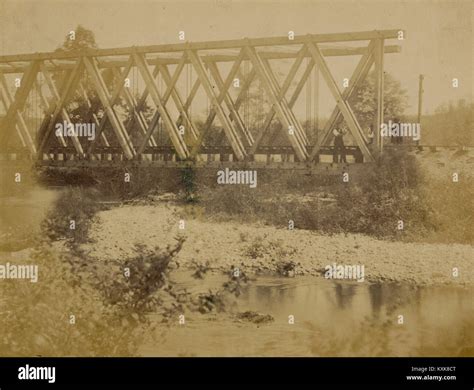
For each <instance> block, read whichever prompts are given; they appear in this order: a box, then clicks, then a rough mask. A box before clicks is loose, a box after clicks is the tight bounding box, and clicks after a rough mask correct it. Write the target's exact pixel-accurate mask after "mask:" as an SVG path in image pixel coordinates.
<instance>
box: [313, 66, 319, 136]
mask: <svg viewBox="0 0 474 390" xmlns="http://www.w3.org/2000/svg"><path fill="white" fill-rule="evenodd" d="M313 72H314V83H313V86H314V90H313V93H314V96H313V99H314V100H313V101H314V124H313V125H314V127H313V131H315V132H316V143H317V142H318V141H319V139H318V138H319V66H318V65H316V66H315V67H314V70H313Z"/></svg>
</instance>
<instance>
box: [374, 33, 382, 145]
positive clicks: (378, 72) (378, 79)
mask: <svg viewBox="0 0 474 390" xmlns="http://www.w3.org/2000/svg"><path fill="white" fill-rule="evenodd" d="M383 52H384V40H383V39H377V42H376V49H375V104H376V105H375V117H374V129H375V145H376V148H377V151H378V152H379V153H382V151H383V139H382V137H381V135H380V130H381V125H382V123H383V91H384V85H383V84H384V83H383V81H384V80H383V79H384V72H383Z"/></svg>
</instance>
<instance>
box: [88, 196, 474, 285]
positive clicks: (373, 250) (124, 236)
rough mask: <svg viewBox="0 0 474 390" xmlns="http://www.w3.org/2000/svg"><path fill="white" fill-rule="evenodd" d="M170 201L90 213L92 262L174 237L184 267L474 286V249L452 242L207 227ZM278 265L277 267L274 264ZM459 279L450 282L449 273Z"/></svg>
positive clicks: (209, 224)
mask: <svg viewBox="0 0 474 390" xmlns="http://www.w3.org/2000/svg"><path fill="white" fill-rule="evenodd" d="M182 215H184V214H183V210H182V209H181V208H180V207H179V206H177V205H175V204H173V203H172V202H159V203H156V204H154V205H123V206H120V207H116V208H113V209H110V210H107V211H102V212H99V213H98V214H97V218H96V219H95V222H94V223H93V225H92V227H91V229H90V231H89V236H90V238H92V239H93V240H94V241H95V242H94V243H93V244H87V245H85V246H84V249H86V250H87V251H88V252H89V256H91V257H93V258H96V259H99V260H100V259H107V258H112V259H118V258H126V257H128V256H131V255H133V253H134V246H135V244H144V245H146V246H148V247H155V246H157V247H160V248H164V247H166V246H167V245H168V244H172V243H173V242H174V237H176V236H177V235H184V236H185V237H186V242H185V244H184V247H183V249H182V250H181V252H180V253H179V254H178V256H177V258H176V260H177V262H178V264H179V266H180V267H182V268H187V267H190V266H192V264H193V262H198V263H201V264H204V263H206V262H207V261H208V262H209V266H210V268H211V269H213V270H222V271H224V270H230V268H231V267H232V266H235V267H239V268H240V269H242V270H243V271H244V272H247V273H250V274H255V273H275V272H277V269H278V267H279V263H280V262H281V261H288V262H290V261H293V262H294V263H295V264H296V267H295V273H296V275H318V276H322V274H323V270H324V267H325V266H326V265H331V264H333V263H336V264H341V265H357V264H360V265H364V266H365V280H366V281H368V282H377V281H397V282H407V283H413V284H417V285H427V284H458V285H473V284H474V247H473V246H470V245H460V244H451V245H445V244H422V243H401V242H388V241H381V240H376V239H373V238H370V237H367V236H363V235H347V236H345V235H334V236H325V235H321V234H319V233H315V232H311V231H305V230H293V231H291V230H288V229H283V228H276V227H273V226H263V225H257V224H240V223H236V222H219V223H217V222H212V221H206V220H205V218H202V217H201V218H194V219H190V218H185V219H184V222H185V224H184V229H182V230H180V229H179V221H180V219H181V217H182ZM280 266H281V263H280ZM454 267H457V268H458V269H459V276H458V277H453V268H454Z"/></svg>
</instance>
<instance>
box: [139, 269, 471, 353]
mask: <svg viewBox="0 0 474 390" xmlns="http://www.w3.org/2000/svg"><path fill="white" fill-rule="evenodd" d="M187 283H188V284H189V283H190V282H189V280H188V282H187ZM213 283H214V285H217V283H216V277H214V281H213ZM473 294H474V289H473V288H453V287H415V286H410V285H400V284H394V283H391V284H368V283H356V282H333V281H327V280H324V279H321V278H315V277H300V278H294V279H281V278H261V279H257V280H256V281H253V282H251V283H250V285H249V286H248V287H247V288H246V289H245V291H244V293H243V294H242V295H241V296H240V297H239V299H238V302H237V310H239V311H245V310H252V311H257V312H259V313H263V314H271V315H272V316H273V317H274V319H275V321H274V322H273V323H270V324H267V325H256V324H252V323H242V322H238V321H236V319H235V316H233V315H232V313H224V314H217V315H215V316H213V318H212V321H209V318H206V316H202V315H192V316H191V318H189V322H188V325H187V327H186V329H183V328H179V327H172V328H171V329H170V332H169V334H168V337H167V340H166V341H164V342H163V344H161V345H160V346H159V347H158V346H152V345H150V346H147V347H146V348H145V349H144V350H143V354H145V355H147V356H154V355H160V356H161V355H164V356H175V355H176V354H178V353H179V354H181V355H186V356H236V355H237V356H438V355H442V356H459V355H469V353H472V352H470V351H473V350H474V306H473V305H474V303H473V299H472V297H473ZM290 315H292V316H294V318H295V324H294V325H290V324H289V323H288V317H289V316H290ZM399 315H403V324H400V323H399V317H398V316H399ZM211 340H212V342H211ZM178 346H179V347H178Z"/></svg>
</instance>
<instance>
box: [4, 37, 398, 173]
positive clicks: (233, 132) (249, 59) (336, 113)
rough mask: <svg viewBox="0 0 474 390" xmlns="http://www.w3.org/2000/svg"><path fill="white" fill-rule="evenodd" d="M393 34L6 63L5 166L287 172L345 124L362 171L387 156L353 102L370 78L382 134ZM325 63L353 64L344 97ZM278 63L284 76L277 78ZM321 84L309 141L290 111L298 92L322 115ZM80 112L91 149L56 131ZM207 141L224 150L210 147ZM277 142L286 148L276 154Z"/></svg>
mask: <svg viewBox="0 0 474 390" xmlns="http://www.w3.org/2000/svg"><path fill="white" fill-rule="evenodd" d="M400 31H401V30H383V31H364V32H347V33H336V34H314V35H309V34H308V35H302V36H294V37H293V39H290V38H289V37H287V36H285V37H272V38H257V39H238V40H224V41H209V42H196V43H189V42H185V43H178V44H163V45H154V46H139V47H127V48H114V49H88V50H82V51H56V52H49V53H32V54H20V55H2V56H0V98H1V100H0V101H1V104H2V105H3V111H0V115H2V118H1V122H0V156H1V158H2V159H3V160H8V159H10V160H11V159H27V160H34V161H35V162H36V163H37V164H40V165H50V166H75V165H90V166H102V165H103V166H107V165H108V166H110V165H112V166H113V165H114V164H118V162H120V163H121V164H124V163H125V164H127V163H130V164H134V165H136V164H138V165H140V164H144V165H157V166H160V165H173V164H174V165H179V164H180V163H182V162H190V161H192V162H194V163H195V164H196V165H199V164H204V165H205V164H207V163H211V162H212V161H214V158H215V156H216V155H219V158H218V160H220V161H232V162H235V163H237V162H242V163H244V164H250V165H252V164H253V163H257V162H258V161H259V159H258V158H257V156H259V155H263V157H265V156H269V155H283V156H285V158H284V159H283V161H286V162H288V161H291V162H295V163H297V164H303V165H307V166H308V165H313V164H316V163H317V162H319V161H320V156H322V155H324V154H330V153H332V152H331V148H332V146H331V145H332V130H333V128H334V126H335V125H336V124H337V122H338V120H340V116H341V115H342V117H343V119H344V121H345V123H346V125H347V127H348V130H349V132H350V134H351V135H352V138H353V145H352V146H350V147H348V154H353V155H354V156H355V160H356V161H357V162H371V161H374V159H375V158H376V156H377V155H378V154H380V153H381V152H382V148H383V143H382V140H381V139H380V135H379V132H378V131H375V139H374V142H373V144H371V145H369V144H368V142H367V138H366V135H365V133H364V131H363V130H362V129H361V126H360V124H359V123H358V121H357V118H356V117H355V115H354V113H353V111H352V109H351V107H350V106H349V103H348V100H349V98H350V97H351V94H352V93H353V92H354V91H355V90H356V87H357V86H358V85H360V83H361V82H362V81H363V80H364V79H365V78H366V77H367V75H368V73H369V71H370V70H371V68H372V66H374V70H375V75H376V88H375V95H376V96H375V102H376V107H375V112H376V115H375V122H374V129H380V125H381V123H382V122H383V99H382V96H383V74H384V73H383V68H384V54H385V53H398V52H399V51H400V46H398V45H386V43H385V41H386V40H390V39H397V37H399V33H400ZM349 44H350V45H349ZM331 56H359V57H360V59H359V62H358V64H357V66H356V67H355V70H354V72H353V74H352V76H351V77H350V78H349V75H348V76H347V77H348V79H349V80H348V85H347V87H346V88H343V87H342V81H341V80H337V81H336V79H335V78H334V76H333V74H332V73H331V71H330V69H329V66H328V63H327V58H328V57H331ZM281 62H284V63H285V64H287V68H288V71H287V72H286V74H283V77H282V70H281V69H282V68H281V67H279V65H278V63H281ZM276 69H277V70H276ZM224 70H225V73H227V75H226V76H223V72H224ZM190 75H191V80H190ZM319 76H322V78H323V79H324V81H325V83H326V84H327V87H328V89H329V91H330V93H331V95H332V97H333V98H334V100H335V101H336V106H335V108H334V110H333V112H332V114H331V116H330V117H329V120H328V121H327V122H326V123H325V125H324V126H323V128H321V129H319V131H321V133H320V134H322V136H319V137H317V138H316V139H314V137H313V139H311V137H310V136H309V130H308V127H307V126H306V125H305V126H303V124H302V121H301V119H298V118H297V116H296V115H295V110H294V109H295V105H296V103H297V100H298V98H299V96H300V95H301V92H302V90H303V89H304V88H305V87H306V88H307V89H308V88H311V90H310V91H309V93H308V92H307V94H306V105H307V106H306V107H307V109H308V104H309V105H310V106H311V107H310V108H309V109H310V111H311V112H312V113H313V116H314V115H317V112H318V96H319V93H318V88H319ZM193 78H194V79H193ZM138 79H140V80H138ZM279 79H280V80H279ZM281 80H283V81H282V82H281ZM256 83H258V90H259V91H260V93H261V94H262V96H263V95H264V96H265V99H266V102H267V103H268V104H266V105H265V104H260V105H259V106H258V107H257V109H258V110H263V109H264V108H265V107H266V108H267V112H263V113H262V112H261V113H260V114H261V115H263V116H262V119H260V120H259V122H258V123H259V125H258V126H257V127H255V126H254V125H251V124H249V120H248V118H247V117H248V110H249V107H248V104H249V99H250V98H249V95H250V94H249V91H251V90H252V88H255V85H256ZM199 91H201V92H200V93H201V94H202V95H203V96H204V98H202V99H201V100H205V102H206V104H207V112H206V116H205V117H204V119H201V120H200V121H198V119H197V115H195V114H193V112H194V113H196V111H197V110H196V108H195V107H194V109H193V104H196V102H195V100H196V96H197V95H198V93H199ZM308 96H313V97H314V100H308ZM78 101H81V102H82V103H81V104H82V105H83V107H85V110H83V111H82V114H81V116H80V120H79V121H80V122H82V123H84V122H88V123H91V124H93V125H94V129H95V134H94V137H85V136H80V135H79V134H78V133H77V132H76V133H71V134H67V133H66V132H64V133H61V132H59V133H58V132H57V131H56V129H57V124H58V123H60V124H63V125H64V126H65V127H68V126H69V125H71V126H75V127H74V128H75V129H77V128H78V127H77V123H78V119H77V118H78V116H76V114H75V111H74V110H75V109H77V106H78V104H77V102H78ZM258 101H259V100H258V99H257V102H258ZM74 102H76V103H74ZM94 102H96V103H94ZM251 104H253V105H255V104H258V103H255V101H253V103H252V102H251ZM172 105H173V107H171V106H172ZM246 105H247V106H246ZM0 107H1V105H0ZM254 108H255V107H254ZM84 111H85V112H84ZM203 111H205V110H203ZM124 112H126V113H127V115H125V116H126V117H127V119H126V120H124ZM314 113H316V114H314ZM216 117H217V121H216V124H215V125H214V124H213V123H214V120H215V119H216ZM217 122H218V123H217ZM275 123H277V124H278V126H274V124H275ZM310 123H312V126H316V127H317V126H318V124H317V123H316V124H315V121H314V120H312V121H310ZM272 124H273V126H272ZM275 128H276V130H275ZM310 130H311V129H310ZM312 130H314V128H313V129H312ZM212 132H217V133H218V134H217V135H218V136H216V137H214V138H213V139H218V140H220V143H219V142H217V143H216V142H210V141H209V137H210V135H211V133H212ZM277 133H278V134H277ZM278 137H279V139H283V140H284V141H285V142H286V143H285V142H280V143H279V144H278V145H274V144H272V141H273V140H275V139H277V138H278ZM263 140H267V141H266V142H265V145H264V144H263ZM211 156H213V157H212V158H211Z"/></svg>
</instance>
